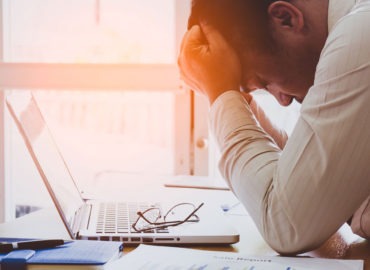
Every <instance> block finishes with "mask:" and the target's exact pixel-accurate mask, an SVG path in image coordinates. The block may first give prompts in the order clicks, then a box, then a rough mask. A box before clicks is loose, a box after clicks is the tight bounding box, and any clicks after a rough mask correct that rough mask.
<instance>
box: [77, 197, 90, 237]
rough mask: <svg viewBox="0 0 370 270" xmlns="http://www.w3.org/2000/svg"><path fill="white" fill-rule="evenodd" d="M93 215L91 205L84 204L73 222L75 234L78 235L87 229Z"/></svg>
mask: <svg viewBox="0 0 370 270" xmlns="http://www.w3.org/2000/svg"><path fill="white" fill-rule="evenodd" d="M90 214H91V204H86V203H85V204H83V205H82V206H81V207H80V208H79V209H78V210H77V211H76V214H75V220H74V222H73V228H72V231H73V234H75V235H77V234H78V232H79V231H80V230H81V229H87V227H88V224H89V220H90Z"/></svg>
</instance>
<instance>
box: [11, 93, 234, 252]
mask: <svg viewBox="0 0 370 270" xmlns="http://www.w3.org/2000/svg"><path fill="white" fill-rule="evenodd" d="M6 104H7V107H8V109H9V111H10V114H11V116H12V118H13V119H14V121H15V123H16V125H17V128H18V129H19V132H20V134H21V135H22V137H23V139H24V142H25V144H26V146H27V149H28V151H29V153H30V155H31V157H32V159H33V161H34V163H35V165H36V167H37V170H38V172H39V173H40V176H41V178H42V180H43V182H44V184H45V186H46V188H47V190H48V192H49V194H50V196H51V198H52V200H53V202H54V204H55V207H56V208H57V210H58V212H59V215H60V217H61V219H62V220H63V223H64V225H65V227H66V229H67V230H68V233H69V235H70V236H71V238H72V239H84V240H102V241H122V242H125V243H126V244H135V245H136V244H140V243H150V244H175V245H182V244H232V243H236V242H238V241H239V234H238V232H237V231H236V230H235V229H234V228H233V227H232V226H231V225H230V224H229V223H228V221H227V220H226V217H225V216H224V215H223V214H222V213H221V211H220V209H216V208H214V207H212V206H211V205H208V204H207V203H203V204H198V203H195V202H194V204H193V202H186V204H185V205H183V204H182V202H145V201H140V202H132V201H128V202H125V201H119V202H118V201H104V200H99V199H91V198H90V199H89V198H84V197H83V194H82V193H81V192H80V191H79V189H78V186H77V182H76V181H75V179H74V178H73V177H72V175H71V173H70V169H69V168H68V165H67V163H66V162H65V160H64V158H63V156H62V154H61V152H60V151H59V149H58V146H57V144H56V143H55V139H54V138H53V135H52V133H51V132H50V129H49V128H48V126H47V123H46V121H45V119H44V117H43V115H42V112H41V110H40V108H39V105H38V104H37V100H36V99H35V97H34V96H33V94H32V93H31V92H29V91H14V92H13V93H12V94H10V95H8V96H7V99H6ZM176 205H179V206H180V207H177V206H176ZM193 205H194V206H193ZM174 206H176V207H175V209H176V211H173V212H178V213H179V212H180V210H181V211H182V209H183V208H184V209H186V210H184V211H188V212H187V213H186V212H185V213H182V214H180V216H181V215H182V216H183V217H184V214H185V217H186V215H187V214H188V213H189V207H190V208H191V207H194V208H193V209H194V210H196V209H197V208H199V209H198V210H196V212H195V213H194V214H192V213H190V216H188V220H186V221H185V222H183V223H182V224H179V223H181V222H178V221H181V220H183V217H182V219H180V218H178V217H176V218H175V220H173V221H176V222H178V223H171V224H172V225H173V226H166V225H169V224H170V223H166V224H164V225H163V224H162V226H161V223H160V222H159V221H157V219H155V217H154V219H153V220H149V221H154V222H155V223H156V225H150V226H149V229H145V228H146V227H145V226H144V227H143V228H144V229H143V230H141V229H142V228H141V227H140V226H139V225H138V223H141V222H142V221H143V218H142V217H140V218H139V215H138V212H140V213H144V214H142V215H143V217H147V216H146V215H148V214H149V213H150V214H153V213H156V211H158V209H160V210H161V211H162V213H165V212H167V211H168V210H169V209H171V208H173V207H174ZM148 209H150V210H148ZM153 210H154V212H153ZM169 213H170V214H172V212H171V211H169ZM157 215H158V214H157ZM162 215H163V214H162ZM138 221H139V222H138ZM144 223H145V222H144ZM157 223H158V224H159V225H158V224H157ZM133 225H134V227H135V228H134V227H133ZM135 225H136V226H135ZM146 225H148V224H147V223H146ZM138 226H139V229H137V227H138Z"/></svg>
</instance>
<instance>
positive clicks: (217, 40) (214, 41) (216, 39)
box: [200, 22, 228, 50]
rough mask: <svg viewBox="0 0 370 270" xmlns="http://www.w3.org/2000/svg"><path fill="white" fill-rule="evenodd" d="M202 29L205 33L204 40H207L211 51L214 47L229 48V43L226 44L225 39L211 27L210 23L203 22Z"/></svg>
mask: <svg viewBox="0 0 370 270" xmlns="http://www.w3.org/2000/svg"><path fill="white" fill-rule="evenodd" d="M200 27H201V30H202V32H203V35H204V38H205V39H206V42H207V43H208V44H209V47H210V49H211V50H212V47H213V46H214V45H217V47H219V48H226V47H228V43H227V42H226V40H225V38H224V37H223V36H222V35H221V34H220V32H218V31H217V30H216V29H214V28H213V27H212V26H211V25H209V24H208V23H204V22H201V24H200Z"/></svg>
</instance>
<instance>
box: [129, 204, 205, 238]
mask: <svg viewBox="0 0 370 270" xmlns="http://www.w3.org/2000/svg"><path fill="white" fill-rule="evenodd" d="M203 204H204V203H201V204H200V205H199V206H197V207H196V206H195V205H194V204H192V203H179V204H176V205H174V206H173V207H171V208H170V209H169V210H168V211H167V212H166V213H165V215H162V211H161V209H160V208H158V207H152V208H148V209H146V210H145V211H143V212H141V211H139V212H137V215H138V218H137V219H136V221H135V222H134V223H133V224H132V228H133V229H134V230H135V231H136V232H154V230H165V229H167V228H168V227H174V226H178V225H181V224H184V223H187V222H199V220H200V219H199V217H198V216H197V215H196V212H197V211H198V210H199V209H200V208H201V207H202V206H203Z"/></svg>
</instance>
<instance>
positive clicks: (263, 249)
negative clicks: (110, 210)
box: [0, 187, 370, 270]
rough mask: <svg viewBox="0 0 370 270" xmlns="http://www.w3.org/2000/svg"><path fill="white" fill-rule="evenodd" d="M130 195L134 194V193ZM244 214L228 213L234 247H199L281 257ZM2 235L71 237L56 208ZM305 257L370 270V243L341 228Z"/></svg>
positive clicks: (191, 192) (230, 199) (215, 193)
mask: <svg viewBox="0 0 370 270" xmlns="http://www.w3.org/2000/svg"><path fill="white" fill-rule="evenodd" d="M140 192H141V194H142V195H144V196H146V197H147V196H148V195H149V194H145V190H144V191H143V188H142V187H141V188H140ZM160 192H161V196H163V192H166V195H167V193H168V196H169V197H171V196H175V197H177V198H178V197H179V196H180V197H184V198H186V197H189V196H191V197H190V198H207V199H209V200H213V201H214V203H218V204H221V203H228V204H230V205H232V204H233V203H235V202H236V199H235V197H234V195H232V193H231V192H229V191H219V190H200V189H178V188H170V189H166V190H165V191H163V190H161V191H160ZM130 194H133V193H132V192H131V193H130ZM150 194H151V195H152V197H153V196H154V195H158V194H159V193H156V191H155V190H153V189H151V190H150ZM128 195H129V193H127V194H125V195H122V193H120V195H119V197H123V196H124V197H125V198H127V196H128ZM128 197H129V196H128ZM154 197H155V196H154ZM129 199H132V198H129ZM233 211H234V212H233ZM243 211H244V210H243V208H242V207H241V206H240V209H233V210H231V211H230V213H229V214H228V218H229V220H230V222H232V224H233V225H234V226H235V227H236V229H237V230H239V232H240V242H238V243H236V244H233V245H230V246H202V247H199V246H197V247H195V248H201V249H206V250H213V251H216V250H219V251H231V252H241V253H243V254H248V255H257V256H259V255H277V254H276V253H275V252H274V251H273V250H272V249H271V248H270V247H269V246H268V245H267V244H266V243H265V241H264V240H263V238H262V237H261V235H260V234H259V232H258V230H257V228H256V227H255V225H254V223H253V221H252V220H251V218H250V217H249V216H248V215H247V214H246V213H243ZM1 236H3V237H6V236H7V237H36V238H63V239H69V235H68V233H67V231H66V229H65V227H64V225H63V223H62V221H61V219H60V217H59V215H58V213H57V212H56V210H55V209H54V208H50V209H43V210H40V211H37V212H34V213H32V214H30V215H27V216H24V217H22V218H19V219H17V220H14V221H11V222H7V223H4V224H0V237H1ZM130 250H132V248H130V247H129V248H126V249H125V251H126V252H129V251H130ZM303 255H307V256H311V257H320V258H335V259H363V260H365V268H364V269H365V270H370V244H369V242H368V241H365V240H363V239H362V238H359V237H357V236H356V235H354V234H352V232H351V230H350V228H349V227H348V226H347V225H344V226H343V227H342V228H340V230H339V231H338V232H337V233H336V234H335V235H333V236H332V237H331V238H330V239H329V240H328V241H327V242H325V243H324V245H322V246H321V247H320V248H319V249H317V250H314V251H311V252H308V253H306V254H303Z"/></svg>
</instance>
